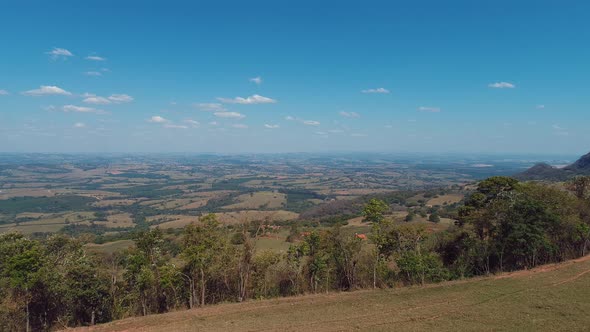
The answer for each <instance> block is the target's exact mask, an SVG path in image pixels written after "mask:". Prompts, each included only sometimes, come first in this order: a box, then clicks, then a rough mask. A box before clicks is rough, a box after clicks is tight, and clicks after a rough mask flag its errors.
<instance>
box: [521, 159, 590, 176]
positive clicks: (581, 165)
mask: <svg viewBox="0 0 590 332" xmlns="http://www.w3.org/2000/svg"><path fill="white" fill-rule="evenodd" d="M577 175H590V153H588V154H586V155H584V156H582V157H581V158H580V159H578V160H577V161H576V162H575V163H573V164H571V165H568V166H566V167H563V168H557V167H554V166H551V165H548V164H545V163H539V164H536V165H535V166H533V167H531V168H529V169H527V170H526V171H524V172H522V173H518V174H516V175H514V177H515V178H516V179H519V180H524V181H527V180H547V181H563V180H567V179H569V178H572V177H574V176H577Z"/></svg>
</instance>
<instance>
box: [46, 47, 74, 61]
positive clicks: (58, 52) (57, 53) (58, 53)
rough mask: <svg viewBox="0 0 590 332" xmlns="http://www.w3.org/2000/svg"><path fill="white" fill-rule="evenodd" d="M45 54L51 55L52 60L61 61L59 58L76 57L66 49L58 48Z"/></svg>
mask: <svg viewBox="0 0 590 332" xmlns="http://www.w3.org/2000/svg"><path fill="white" fill-rule="evenodd" d="M45 54H49V55H50V56H51V58H52V59H54V60H55V59H59V58H63V59H65V58H68V57H72V56H74V54H72V52H70V51H68V50H66V49H65V48H58V47H54V48H53V49H52V50H51V51H49V52H45Z"/></svg>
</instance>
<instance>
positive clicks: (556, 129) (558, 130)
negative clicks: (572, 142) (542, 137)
mask: <svg viewBox="0 0 590 332" xmlns="http://www.w3.org/2000/svg"><path fill="white" fill-rule="evenodd" d="M551 128H552V129H553V134H555V135H557V136H569V135H570V133H569V132H568V130H567V128H564V127H562V126H560V125H559V124H557V123H556V124H553V125H552V126H551Z"/></svg>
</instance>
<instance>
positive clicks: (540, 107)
mask: <svg viewBox="0 0 590 332" xmlns="http://www.w3.org/2000/svg"><path fill="white" fill-rule="evenodd" d="M536 108H537V109H538V110H542V109H544V108H545V105H537V106H536Z"/></svg>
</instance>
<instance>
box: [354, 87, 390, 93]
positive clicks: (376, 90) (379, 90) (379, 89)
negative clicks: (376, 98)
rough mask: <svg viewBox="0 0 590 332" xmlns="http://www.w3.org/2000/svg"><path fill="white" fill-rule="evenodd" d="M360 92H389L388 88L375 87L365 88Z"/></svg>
mask: <svg viewBox="0 0 590 332" xmlns="http://www.w3.org/2000/svg"><path fill="white" fill-rule="evenodd" d="M361 92H362V93H389V90H387V89H385V88H377V89H366V90H362V91H361Z"/></svg>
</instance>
